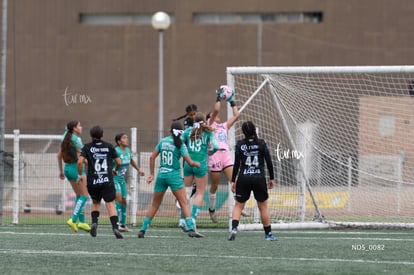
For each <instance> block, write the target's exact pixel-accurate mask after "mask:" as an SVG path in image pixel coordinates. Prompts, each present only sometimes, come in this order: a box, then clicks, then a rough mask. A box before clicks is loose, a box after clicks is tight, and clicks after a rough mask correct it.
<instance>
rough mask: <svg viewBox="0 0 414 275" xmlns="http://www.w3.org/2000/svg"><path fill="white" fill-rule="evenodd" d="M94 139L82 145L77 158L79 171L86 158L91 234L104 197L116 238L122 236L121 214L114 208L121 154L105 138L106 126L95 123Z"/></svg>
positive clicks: (91, 133)
mask: <svg viewBox="0 0 414 275" xmlns="http://www.w3.org/2000/svg"><path fill="white" fill-rule="evenodd" d="M90 135H91V138H92V142H90V143H87V144H85V145H84V146H83V147H82V150H81V153H80V157H79V160H78V173H79V174H80V173H81V172H82V169H83V164H84V163H85V162H87V165H88V170H87V187H88V192H89V195H90V196H91V198H92V208H91V217H92V225H91V231H90V234H91V236H92V237H96V234H97V228H98V219H99V214H100V212H99V209H100V207H101V200H102V199H103V200H104V201H105V205H106V209H107V210H108V214H109V219H110V221H111V224H112V231H113V233H114V235H115V237H116V238H117V239H122V238H123V237H122V235H121V233H120V232H119V230H118V216H117V213H116V209H115V203H114V201H115V185H114V179H113V174H115V173H116V171H117V170H118V169H119V167H120V166H121V159H120V158H119V157H118V155H117V153H116V151H115V148H114V147H113V146H112V144H110V143H109V142H106V141H103V140H102V136H103V129H102V128H101V127H100V126H94V127H92V128H91V130H90ZM114 161H115V162H116V165H115V169H114V170H112V167H113V166H114V165H113V162H114Z"/></svg>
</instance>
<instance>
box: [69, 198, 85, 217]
mask: <svg viewBox="0 0 414 275" xmlns="http://www.w3.org/2000/svg"><path fill="white" fill-rule="evenodd" d="M87 200H88V198H87V197H85V196H79V198H78V199H77V200H76V204H75V209H74V210H73V214H72V221H73V222H76V221H77V220H78V217H79V214H80V213H81V212H83V211H84V210H83V209H84V207H85V204H86V201H87ZM84 218H85V217H84Z"/></svg>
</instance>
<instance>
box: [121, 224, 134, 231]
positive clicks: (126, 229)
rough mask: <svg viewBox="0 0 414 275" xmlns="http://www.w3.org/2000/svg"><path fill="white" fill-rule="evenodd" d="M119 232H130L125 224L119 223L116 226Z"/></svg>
mask: <svg viewBox="0 0 414 275" xmlns="http://www.w3.org/2000/svg"><path fill="white" fill-rule="evenodd" d="M118 230H119V232H132V230H130V229H129V228H128V227H127V226H126V225H125V224H121V225H119V226H118Z"/></svg>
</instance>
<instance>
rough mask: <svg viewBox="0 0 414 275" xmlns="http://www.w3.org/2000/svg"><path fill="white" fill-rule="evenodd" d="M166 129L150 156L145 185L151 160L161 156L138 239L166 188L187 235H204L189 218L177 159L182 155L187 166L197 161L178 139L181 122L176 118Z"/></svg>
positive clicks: (181, 129) (152, 174) (145, 229)
mask: <svg viewBox="0 0 414 275" xmlns="http://www.w3.org/2000/svg"><path fill="white" fill-rule="evenodd" d="M170 132H171V135H170V136H168V137H165V138H162V139H161V140H160V141H159V142H158V144H157V145H156V146H155V149H154V151H153V152H152V155H151V157H150V175H149V177H148V179H147V183H148V184H149V183H151V182H152V181H153V180H154V168H155V167H154V166H155V159H156V158H157V157H158V155H161V158H160V167H159V170H158V175H157V179H156V181H155V186H154V195H153V197H152V204H151V205H150V206H149V208H148V210H147V213H146V215H145V217H144V222H143V224H142V226H141V230H140V231H139V233H138V238H144V236H145V232H146V231H147V229H148V227H149V225H150V224H151V222H152V219H153V218H154V216H155V214H156V213H157V211H158V208H159V207H160V205H161V202H162V200H163V198H164V194H165V192H166V191H167V189H168V187H169V188H170V189H171V191H172V193H173V195H174V196H175V198H176V199H177V200H178V202H179V204H180V207H181V211H182V212H183V215H184V217H185V223H186V226H187V228H188V229H189V230H188V236H190V237H195V238H201V237H204V236H203V235H202V234H200V233H198V232H197V231H195V226H194V223H193V219H192V218H191V214H190V209H189V208H188V204H187V199H186V196H185V190H184V183H183V179H182V177H181V163H180V159H181V157H183V158H184V160H185V161H186V163H187V164H188V165H189V166H191V167H200V163H198V162H194V161H193V160H192V159H191V158H190V156H189V154H188V151H187V147H186V145H185V144H184V143H182V141H181V139H180V136H181V134H182V133H183V126H182V124H181V123H180V122H178V121H175V122H173V123H172V124H171V127H170Z"/></svg>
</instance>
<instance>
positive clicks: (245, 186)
mask: <svg viewBox="0 0 414 275" xmlns="http://www.w3.org/2000/svg"><path fill="white" fill-rule="evenodd" d="M252 191H253V195H254V198H255V199H256V201H258V202H264V201H266V200H267V199H268V198H269V193H268V192H267V185H266V179H265V178H264V177H251V176H244V177H243V176H241V177H239V178H238V179H237V183H236V194H235V196H234V199H235V200H236V201H238V202H241V203H243V202H246V201H248V200H249V198H250V193H251V192H252Z"/></svg>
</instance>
